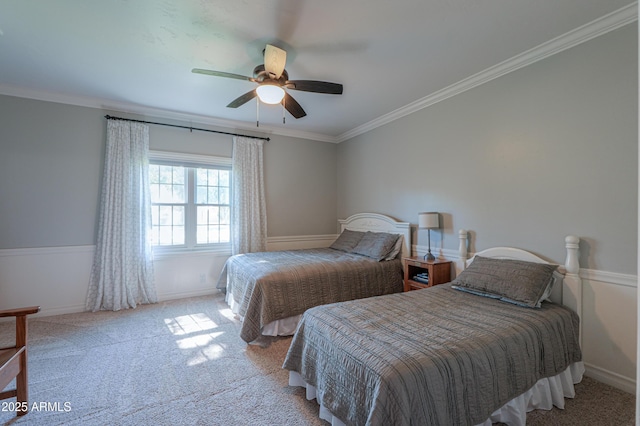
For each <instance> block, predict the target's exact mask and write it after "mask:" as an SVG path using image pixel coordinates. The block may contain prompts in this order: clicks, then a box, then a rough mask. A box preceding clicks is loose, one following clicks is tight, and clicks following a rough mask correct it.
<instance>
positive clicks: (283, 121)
mask: <svg viewBox="0 0 640 426" xmlns="http://www.w3.org/2000/svg"><path fill="white" fill-rule="evenodd" d="M285 99H286V98H282V124H287V123H286V122H285V115H284V103H285Z"/></svg>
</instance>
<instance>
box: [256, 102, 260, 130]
mask: <svg viewBox="0 0 640 426" xmlns="http://www.w3.org/2000/svg"><path fill="white" fill-rule="evenodd" d="M256 127H260V99H258V97H257V96H256Z"/></svg>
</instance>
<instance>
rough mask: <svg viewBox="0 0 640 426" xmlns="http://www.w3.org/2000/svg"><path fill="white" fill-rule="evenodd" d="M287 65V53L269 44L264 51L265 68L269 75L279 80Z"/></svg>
mask: <svg viewBox="0 0 640 426" xmlns="http://www.w3.org/2000/svg"><path fill="white" fill-rule="evenodd" d="M286 63H287V52H286V51H284V50H282V49H280V48H279V47H275V46H272V45H270V44H267V47H266V48H265V49H264V68H265V70H266V71H267V72H268V73H269V77H271V78H273V79H276V80H277V79H279V78H280V76H281V75H282V72H283V71H284V66H285V64H286Z"/></svg>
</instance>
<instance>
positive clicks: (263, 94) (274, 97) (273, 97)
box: [256, 84, 284, 105]
mask: <svg viewBox="0 0 640 426" xmlns="http://www.w3.org/2000/svg"><path fill="white" fill-rule="evenodd" d="M256 92H257V93H258V98H260V101H262V102H264V103H265V104H269V105H276V104H279V103H280V102H282V99H283V98H284V89H283V88H282V87H280V86H275V85H273V84H262V85H260V86H258V87H257V88H256Z"/></svg>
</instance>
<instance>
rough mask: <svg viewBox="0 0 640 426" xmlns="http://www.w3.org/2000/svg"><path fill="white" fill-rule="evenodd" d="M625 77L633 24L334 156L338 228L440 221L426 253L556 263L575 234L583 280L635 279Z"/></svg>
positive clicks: (634, 80) (634, 167)
mask: <svg viewBox="0 0 640 426" xmlns="http://www.w3.org/2000/svg"><path fill="white" fill-rule="evenodd" d="M637 63H638V46H637V30H636V24H635V23H634V24H632V25H628V26H626V27H624V28H621V29H618V30H616V31H614V32H611V33H609V34H606V35H604V36H602V37H599V38H597V39H594V40H591V41H588V42H586V43H583V44H581V45H579V46H576V47H574V48H572V49H569V50H567V51H564V52H561V53H560V54H557V55H554V56H552V57H550V58H547V59H545V60H542V61H539V62H537V63H535V64H533V65H531V66H528V67H525V68H523V69H520V70H518V71H515V72H512V73H510V74H507V75H505V76H503V77H500V78H498V79H496V80H493V81H491V82H489V83H487V84H484V85H482V86H479V87H477V88H474V89H472V90H470V91H467V92H465V93H463V94H460V95H458V96H455V97H453V98H450V99H448V100H445V101H443V102H440V103H438V104H435V105H433V106H431V107H428V108H426V109H423V110H421V111H418V112H416V113H414V114H411V115H409V116H406V117H404V118H402V119H400V120H397V121H395V122H392V123H390V124H387V125H385V126H382V127H380V128H377V129H374V130H372V131H370V132H368V133H366V134H363V135H360V136H357V137H355V138H353V139H351V140H349V141H346V142H343V143H341V144H340V145H339V146H338V216H339V217H346V216H348V215H349V214H352V213H356V212H359V211H374V212H380V213H385V214H389V215H391V216H394V217H396V218H398V219H400V220H404V221H408V222H412V223H416V222H417V218H418V212H421V211H439V212H442V213H443V217H444V220H445V224H444V230H443V232H442V233H440V232H432V233H431V242H432V246H435V247H444V248H447V249H453V250H455V249H457V247H458V240H457V231H458V229H460V228H466V229H469V230H470V231H472V235H471V244H470V246H471V247H470V249H471V250H472V251H476V250H481V249H484V248H488V247H491V246H496V245H505V246H516V247H521V248H525V249H529V250H532V251H534V252H537V253H538V254H540V255H542V256H543V257H546V258H549V259H550V260H553V261H556V262H563V261H564V256H565V254H564V236H565V235H568V234H575V235H578V236H580V237H581V238H582V239H583V241H582V243H581V246H580V248H581V264H582V267H585V268H591V269H599V270H605V271H614V272H620V273H629V274H635V273H636V263H637V255H636V253H637V246H636V241H637V201H638V178H637V173H638V164H637V159H638V154H637V152H638V151H637V150H638V134H637V129H638V105H637V94H638V69H637ZM416 84H417V83H416ZM418 234H419V235H418V239H417V241H416V239H415V238H414V244H420V245H423V246H426V245H427V235H426V232H425V231H420V232H419V233H418ZM414 235H415V233H414ZM442 235H444V238H442V237H441V236H442Z"/></svg>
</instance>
